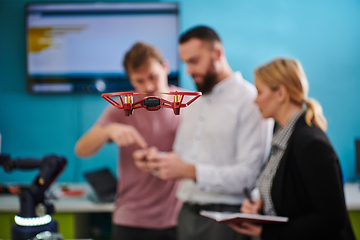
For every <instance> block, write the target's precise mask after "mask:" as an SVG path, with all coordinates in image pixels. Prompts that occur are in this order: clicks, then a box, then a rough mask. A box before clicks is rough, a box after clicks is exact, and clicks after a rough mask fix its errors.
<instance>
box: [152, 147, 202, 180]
mask: <svg viewBox="0 0 360 240" xmlns="http://www.w3.org/2000/svg"><path fill="white" fill-rule="evenodd" d="M146 159H147V160H148V161H149V163H148V164H149V165H148V166H149V167H150V169H151V171H152V172H153V174H154V175H156V176H157V177H158V178H160V179H162V180H177V179H184V178H187V179H192V180H194V181H196V171H195V166H194V165H191V164H188V163H185V162H183V161H182V159H181V158H180V157H179V155H177V154H176V153H174V152H168V153H164V152H159V151H158V149H157V148H155V147H151V148H149V152H148V154H147V156H146Z"/></svg>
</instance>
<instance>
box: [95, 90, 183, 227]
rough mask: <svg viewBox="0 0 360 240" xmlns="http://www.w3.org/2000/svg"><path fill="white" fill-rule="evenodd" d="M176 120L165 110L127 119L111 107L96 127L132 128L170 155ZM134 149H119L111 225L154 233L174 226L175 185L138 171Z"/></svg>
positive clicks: (138, 111) (178, 204)
mask: <svg viewBox="0 0 360 240" xmlns="http://www.w3.org/2000/svg"><path fill="white" fill-rule="evenodd" d="M171 90H172V91H175V90H177V91H181V89H180V88H177V87H175V86H171ZM140 99H141V98H140ZM134 101H136V99H134ZM179 120H180V116H179V115H175V114H174V112H173V110H172V109H168V108H162V109H160V110H158V111H147V110H146V109H143V108H140V109H135V110H134V112H133V115H131V116H128V117H126V116H125V114H124V110H121V109H117V108H116V107H114V106H112V105H110V106H108V107H107V108H106V109H105V110H104V112H103V113H102V115H101V116H100V117H99V119H98V121H97V124H100V125H104V126H105V125H107V124H110V123H114V122H117V123H122V124H128V125H131V126H134V127H135V128H136V129H137V130H138V132H139V133H140V134H141V135H142V136H143V137H144V139H145V140H146V142H147V143H148V145H149V146H156V147H157V148H158V149H159V150H160V151H171V150H172V145H173V142H174V138H175V133H176V129H177V126H178V123H179ZM136 149H139V147H137V146H130V147H122V148H121V150H120V154H119V159H120V160H119V161H120V164H118V173H120V176H119V182H118V189H117V198H116V201H115V211H114V212H113V223H114V224H116V225H123V226H130V227H141V228H155V229H161V228H169V227H174V226H176V225H177V216H178V213H179V211H180V208H181V204H182V203H181V202H180V200H178V199H177V198H176V197H175V193H176V189H177V185H178V181H163V180H160V179H159V178H157V177H154V176H153V175H151V174H150V173H147V172H142V171H140V170H139V169H138V168H137V167H136V166H135V163H134V160H133V158H132V153H133V151H134V150H136Z"/></svg>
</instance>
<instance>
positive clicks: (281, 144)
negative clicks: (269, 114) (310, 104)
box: [271, 108, 304, 150]
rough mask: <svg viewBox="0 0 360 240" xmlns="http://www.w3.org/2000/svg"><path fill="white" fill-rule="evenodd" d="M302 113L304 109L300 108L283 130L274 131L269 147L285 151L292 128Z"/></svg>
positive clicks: (280, 128)
mask: <svg viewBox="0 0 360 240" xmlns="http://www.w3.org/2000/svg"><path fill="white" fill-rule="evenodd" d="M303 113H304V109H303V108H300V109H299V110H297V111H296V112H295V113H294V115H293V116H292V117H291V119H290V121H288V123H287V124H286V125H285V126H284V128H282V127H280V125H278V127H277V128H276V129H275V134H274V137H273V139H272V141H271V146H277V147H278V148H280V149H282V150H285V148H286V147H287V144H288V141H289V138H290V136H291V134H292V132H293V130H294V126H295V123H296V121H297V120H298V119H299V117H300V116H301V115H302V114H303Z"/></svg>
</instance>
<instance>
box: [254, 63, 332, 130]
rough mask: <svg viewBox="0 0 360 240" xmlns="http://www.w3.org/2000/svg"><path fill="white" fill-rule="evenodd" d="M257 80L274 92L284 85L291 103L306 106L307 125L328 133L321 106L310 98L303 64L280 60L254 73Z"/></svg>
mask: <svg viewBox="0 0 360 240" xmlns="http://www.w3.org/2000/svg"><path fill="white" fill-rule="evenodd" d="M254 73H255V78H256V79H257V80H259V81H261V82H263V83H265V84H266V85H267V86H269V87H270V88H271V89H272V90H276V89H278V87H279V86H280V85H284V86H285V88H286V89H287V91H288V93H289V98H290V101H292V102H293V103H295V104H297V105H303V104H304V103H305V104H306V108H307V109H306V114H305V120H306V123H307V124H308V125H309V126H311V124H312V123H313V124H315V125H316V126H318V127H319V128H320V129H321V130H323V131H326V129H327V121H326V119H325V117H324V115H323V110H322V107H321V105H320V104H319V103H318V102H317V101H316V100H315V99H309V98H308V91H309V84H308V81H307V79H306V76H305V73H304V70H303V68H302V66H301V63H300V62H299V61H297V60H293V59H285V58H278V59H275V60H273V61H271V62H270V63H268V64H265V65H263V66H261V67H259V68H257V69H255V71H254Z"/></svg>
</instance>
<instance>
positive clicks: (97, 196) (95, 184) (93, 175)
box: [84, 168, 117, 203]
mask: <svg viewBox="0 0 360 240" xmlns="http://www.w3.org/2000/svg"><path fill="white" fill-rule="evenodd" d="M84 178H85V179H86V181H87V182H88V183H89V185H90V186H91V188H92V189H93V192H94V194H90V195H88V198H89V199H90V200H91V201H94V202H99V203H110V202H113V201H114V200H115V195H116V186H117V180H116V178H115V177H114V175H113V174H112V173H111V171H110V170H109V169H108V168H102V169H98V170H95V171H90V172H85V173H84Z"/></svg>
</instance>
